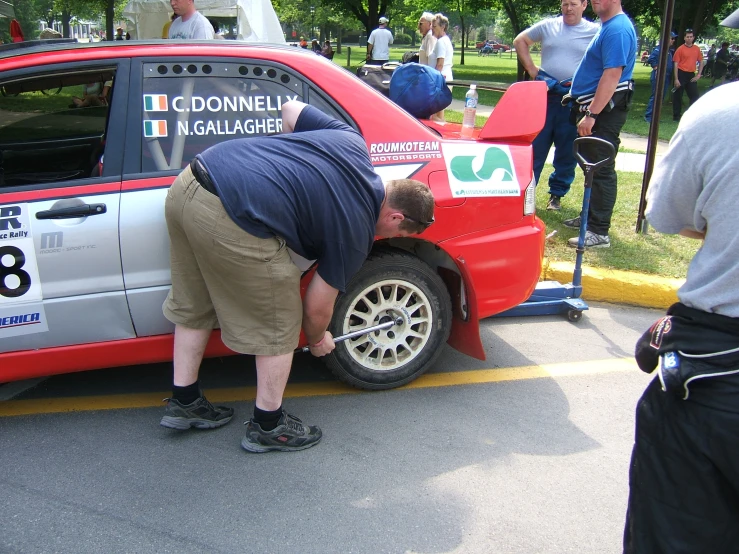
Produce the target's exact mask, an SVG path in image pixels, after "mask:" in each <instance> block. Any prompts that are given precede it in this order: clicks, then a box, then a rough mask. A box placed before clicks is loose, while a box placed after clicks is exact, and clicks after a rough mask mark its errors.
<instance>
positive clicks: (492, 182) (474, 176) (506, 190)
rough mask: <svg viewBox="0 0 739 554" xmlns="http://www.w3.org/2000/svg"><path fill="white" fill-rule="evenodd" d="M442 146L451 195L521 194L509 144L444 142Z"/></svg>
mask: <svg viewBox="0 0 739 554" xmlns="http://www.w3.org/2000/svg"><path fill="white" fill-rule="evenodd" d="M442 150H443V152H444V163H445V164H446V168H447V172H448V175H449V186H450V187H451V190H452V196H454V197H460V196H519V195H520V194H521V187H520V186H519V184H518V179H517V178H516V171H515V169H514V166H513V159H512V158H511V152H510V150H509V149H508V147H507V146H493V145H485V144H475V145H470V144H469V143H467V144H454V143H449V144H447V143H444V144H443V145H442Z"/></svg>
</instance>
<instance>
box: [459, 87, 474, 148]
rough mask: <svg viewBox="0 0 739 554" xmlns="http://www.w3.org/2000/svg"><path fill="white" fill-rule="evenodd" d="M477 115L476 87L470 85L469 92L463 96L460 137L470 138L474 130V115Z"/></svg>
mask: <svg viewBox="0 0 739 554" xmlns="http://www.w3.org/2000/svg"><path fill="white" fill-rule="evenodd" d="M476 113H477V85H475V84H472V85H470V90H468V91H467V94H465V95H464V118H463V119H462V136H463V137H464V138H470V137H471V136H472V132H473V131H474V129H475V114H476Z"/></svg>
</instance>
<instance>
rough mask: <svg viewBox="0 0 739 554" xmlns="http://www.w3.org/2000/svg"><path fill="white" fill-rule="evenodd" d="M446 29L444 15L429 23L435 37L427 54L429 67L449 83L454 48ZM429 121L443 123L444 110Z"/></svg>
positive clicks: (447, 24)
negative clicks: (433, 43)
mask: <svg viewBox="0 0 739 554" xmlns="http://www.w3.org/2000/svg"><path fill="white" fill-rule="evenodd" d="M448 28H449V19H448V18H447V17H446V16H445V15H442V14H440V13H437V14H436V15H435V16H434V20H433V21H432V22H431V32H432V33H433V35H434V36H435V37H436V46H434V49H433V51H432V52H431V54H429V65H430V66H431V67H433V68H436V70H438V71H440V72H441V74H442V75H444V79H446V80H447V81H451V80H452V79H453V78H454V76H453V75H452V63H453V61H454V59H453V58H454V46H452V41H451V40H450V39H449V37H448V36H447V34H446V31H447V29H448ZM449 90H452V87H449ZM431 120H432V121H438V122H443V121H444V110H442V111H440V112H438V113H435V114H434V115H432V116H431Z"/></svg>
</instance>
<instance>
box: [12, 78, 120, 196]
mask: <svg viewBox="0 0 739 554" xmlns="http://www.w3.org/2000/svg"><path fill="white" fill-rule="evenodd" d="M114 77H115V68H95V69H91V68H88V69H85V68H80V69H79V70H75V71H69V70H67V71H65V72H64V73H58V74H53V73H44V74H43V75H41V74H39V75H35V76H34V75H24V76H23V77H22V78H17V79H14V80H7V81H4V82H0V187H17V186H24V185H39V184H42V185H43V184H50V183H54V184H55V183H60V184H64V183H65V182H67V181H72V180H76V179H85V178H90V177H94V176H98V175H99V172H100V167H101V160H102V157H103V152H104V148H105V129H106V125H107V121H108V111H109V105H110V100H111V98H112V93H113V92H112V89H113V81H114Z"/></svg>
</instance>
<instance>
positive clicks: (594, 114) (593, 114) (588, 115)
mask: <svg viewBox="0 0 739 554" xmlns="http://www.w3.org/2000/svg"><path fill="white" fill-rule="evenodd" d="M598 115H600V114H597V113H593V112H591V111H590V110H589V109H588V110H585V117H592V118H593V119H598Z"/></svg>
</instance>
